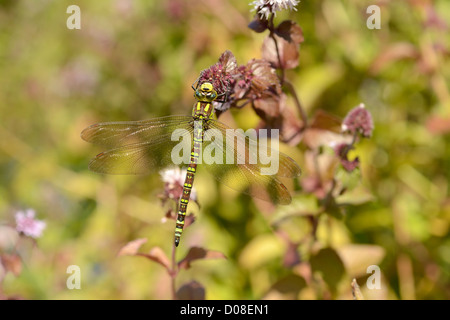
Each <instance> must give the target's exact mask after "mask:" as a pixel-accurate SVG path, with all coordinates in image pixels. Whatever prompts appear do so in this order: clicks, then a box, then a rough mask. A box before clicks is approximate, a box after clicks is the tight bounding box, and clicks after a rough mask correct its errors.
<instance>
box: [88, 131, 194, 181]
mask: <svg viewBox="0 0 450 320" xmlns="http://www.w3.org/2000/svg"><path fill="white" fill-rule="evenodd" d="M177 129H179V130H178V134H177V139H175V141H173V136H172V132H166V133H162V134H160V135H159V136H152V140H150V141H146V142H138V143H132V144H125V145H122V146H120V147H117V148H114V149H111V150H109V151H106V152H102V153H100V154H98V155H97V156H96V157H95V158H94V159H92V160H91V162H90V164H89V169H90V170H92V171H94V172H98V173H107V174H147V173H151V172H156V171H158V170H160V169H162V168H164V167H168V166H174V165H177V166H179V165H187V164H188V163H189V160H190V152H191V148H192V147H191V144H192V142H191V141H192V128H191V127H190V126H186V127H185V128H183V129H181V128H177ZM122 141H129V139H128V138H126V139H125V140H122Z"/></svg>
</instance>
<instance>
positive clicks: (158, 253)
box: [136, 247, 170, 270]
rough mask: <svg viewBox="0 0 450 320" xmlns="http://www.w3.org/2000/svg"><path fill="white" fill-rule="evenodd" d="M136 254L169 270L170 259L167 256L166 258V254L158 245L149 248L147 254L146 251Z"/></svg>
mask: <svg viewBox="0 0 450 320" xmlns="http://www.w3.org/2000/svg"><path fill="white" fill-rule="evenodd" d="M136 255H137V256H141V257H144V258H147V259H149V260H152V261H155V262H157V263H159V264H160V265H162V266H163V267H164V268H166V269H167V270H170V261H169V258H167V256H166V254H165V253H164V251H162V249H161V248H160V247H154V248H152V249H151V250H150V252H149V253H148V254H146V253H137V254H136Z"/></svg>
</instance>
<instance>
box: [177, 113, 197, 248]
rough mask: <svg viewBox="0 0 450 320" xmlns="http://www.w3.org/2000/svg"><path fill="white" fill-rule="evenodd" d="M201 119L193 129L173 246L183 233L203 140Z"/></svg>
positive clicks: (178, 241)
mask: <svg viewBox="0 0 450 320" xmlns="http://www.w3.org/2000/svg"><path fill="white" fill-rule="evenodd" d="M203 133H204V131H203V121H202V120H197V121H196V125H195V129H194V144H193V147H192V151H191V159H190V162H189V166H188V168H187V173H186V179H185V181H184V185H183V194H182V195H181V199H180V204H179V209H178V215H177V222H176V227H175V246H177V247H178V244H179V243H180V238H181V234H182V233H183V228H184V223H185V218H186V210H187V206H188V204H189V198H190V196H191V190H192V186H193V185H194V177H195V172H196V171H197V163H198V158H199V156H200V153H201V149H202V141H203Z"/></svg>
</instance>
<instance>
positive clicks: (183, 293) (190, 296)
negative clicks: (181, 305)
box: [176, 281, 205, 300]
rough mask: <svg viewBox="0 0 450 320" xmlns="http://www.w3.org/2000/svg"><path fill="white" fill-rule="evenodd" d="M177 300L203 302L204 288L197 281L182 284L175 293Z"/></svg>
mask: <svg viewBox="0 0 450 320" xmlns="http://www.w3.org/2000/svg"><path fill="white" fill-rule="evenodd" d="M176 295H177V299H179V300H205V288H204V287H203V286H202V285H201V284H200V283H198V282H197V281H191V282H189V283H186V284H184V285H183V286H182V287H181V288H180V289H178V291H177V294H176Z"/></svg>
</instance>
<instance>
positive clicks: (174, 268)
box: [170, 243, 178, 300]
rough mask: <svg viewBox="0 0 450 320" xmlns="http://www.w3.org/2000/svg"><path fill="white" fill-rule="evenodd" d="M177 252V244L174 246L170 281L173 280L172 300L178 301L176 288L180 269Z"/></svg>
mask: <svg viewBox="0 0 450 320" xmlns="http://www.w3.org/2000/svg"><path fill="white" fill-rule="evenodd" d="M175 252H176V247H175V243H173V244H172V268H171V270H170V279H171V289H172V300H177V291H176V289H175V288H176V287H175V278H176V276H177V274H178V268H177V263H176V260H175Z"/></svg>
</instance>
